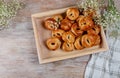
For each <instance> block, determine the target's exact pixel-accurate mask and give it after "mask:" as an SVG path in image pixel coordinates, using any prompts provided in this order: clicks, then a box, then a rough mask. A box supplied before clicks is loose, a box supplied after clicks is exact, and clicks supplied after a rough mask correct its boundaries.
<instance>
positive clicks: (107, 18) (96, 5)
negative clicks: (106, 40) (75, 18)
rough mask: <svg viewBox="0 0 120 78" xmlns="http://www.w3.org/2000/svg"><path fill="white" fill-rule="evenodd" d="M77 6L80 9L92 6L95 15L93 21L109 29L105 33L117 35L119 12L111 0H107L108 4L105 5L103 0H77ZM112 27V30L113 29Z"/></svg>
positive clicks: (119, 19)
mask: <svg viewBox="0 0 120 78" xmlns="http://www.w3.org/2000/svg"><path fill="white" fill-rule="evenodd" d="M77 5H78V7H79V8H80V9H81V8H83V9H87V8H92V9H94V10H96V12H97V13H96V17H94V21H95V22H96V24H99V25H101V26H103V27H104V28H105V30H110V31H111V32H109V33H107V34H109V35H110V36H112V37H117V36H119V35H118V33H119V32H120V13H119V11H118V10H117V8H116V7H115V3H114V1H113V0H108V6H106V8H103V7H104V6H105V0H84V1H80V2H78V4H77ZM113 29H114V30H113Z"/></svg>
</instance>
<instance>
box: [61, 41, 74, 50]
mask: <svg viewBox="0 0 120 78" xmlns="http://www.w3.org/2000/svg"><path fill="white" fill-rule="evenodd" d="M62 49H63V50H64V51H67V52H68V51H72V50H74V45H73V43H69V42H64V43H63V45H62Z"/></svg>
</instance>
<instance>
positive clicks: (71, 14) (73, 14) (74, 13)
mask: <svg viewBox="0 0 120 78" xmlns="http://www.w3.org/2000/svg"><path fill="white" fill-rule="evenodd" d="M66 15H67V17H68V18H69V19H70V20H76V19H77V18H78V16H79V10H78V9H77V8H69V9H67V12H66Z"/></svg>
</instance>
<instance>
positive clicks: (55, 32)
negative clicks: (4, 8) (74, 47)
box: [52, 29, 65, 39]
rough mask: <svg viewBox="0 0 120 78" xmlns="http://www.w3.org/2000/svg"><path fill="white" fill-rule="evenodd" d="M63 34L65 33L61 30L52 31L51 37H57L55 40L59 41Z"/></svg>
mask: <svg viewBox="0 0 120 78" xmlns="http://www.w3.org/2000/svg"><path fill="white" fill-rule="evenodd" d="M64 32H65V31H64V30H61V29H58V30H53V31H52V37H57V38H59V39H61V38H62V35H63V33H64Z"/></svg>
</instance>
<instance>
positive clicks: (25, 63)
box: [0, 0, 90, 78]
mask: <svg viewBox="0 0 120 78" xmlns="http://www.w3.org/2000/svg"><path fill="white" fill-rule="evenodd" d="M19 1H23V2H24V3H25V4H26V7H25V8H24V9H22V10H20V11H19V13H18V14H17V16H16V17H15V18H14V19H13V20H12V22H11V23H10V27H9V29H6V30H3V31H0V78H83V75H84V70H85V66H86V64H87V62H88V60H89V57H90V56H83V57H78V58H73V59H67V60H64V61H58V62H53V63H48V64H42V65H40V64H39V63H38V56H37V50H36V45H35V39H34V34H33V27H32V23H31V14H33V13H38V12H43V11H48V10H53V9H59V8H64V7H68V6H71V5H74V4H75V3H76V2H77V1H78V0H19Z"/></svg>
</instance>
